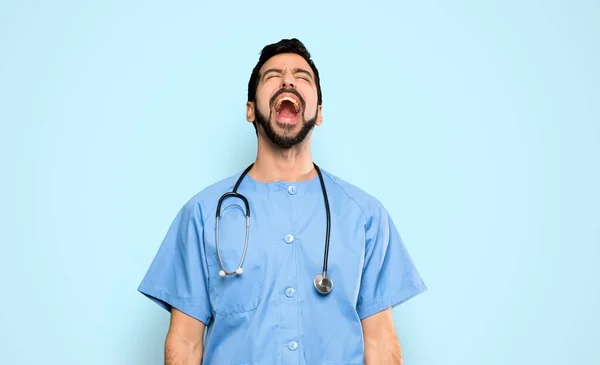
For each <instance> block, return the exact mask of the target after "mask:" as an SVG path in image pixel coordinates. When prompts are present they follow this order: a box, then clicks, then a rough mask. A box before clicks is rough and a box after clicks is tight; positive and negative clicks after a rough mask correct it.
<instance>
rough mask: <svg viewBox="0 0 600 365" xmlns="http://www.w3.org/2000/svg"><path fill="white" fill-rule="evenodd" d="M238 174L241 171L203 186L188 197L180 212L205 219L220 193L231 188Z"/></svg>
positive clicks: (212, 209) (215, 204)
mask: <svg viewBox="0 0 600 365" xmlns="http://www.w3.org/2000/svg"><path fill="white" fill-rule="evenodd" d="M240 175H241V172H239V173H236V174H235V175H232V176H228V177H225V178H223V179H221V180H218V181H217V182H215V183H212V184H210V185H208V186H206V187H204V188H203V189H202V190H200V191H199V192H198V193H196V194H195V195H193V196H192V197H191V198H190V199H188V201H187V202H186V203H185V204H184V205H183V207H182V209H181V210H182V213H183V214H184V215H188V216H197V217H198V218H201V219H202V221H205V220H206V217H207V216H208V215H209V214H211V213H212V212H214V211H215V209H216V206H217V204H218V201H219V198H220V197H221V195H223V194H224V193H226V192H227V191H230V190H231V189H233V186H234V185H235V181H236V179H237V177H238V176H240Z"/></svg>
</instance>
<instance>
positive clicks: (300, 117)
mask: <svg viewBox="0 0 600 365" xmlns="http://www.w3.org/2000/svg"><path fill="white" fill-rule="evenodd" d="M321 108H322V99H321V84H320V79H319V71H318V70H317V67H316V66H315V64H314V62H313V61H312V59H311V56H310V53H309V52H308V51H307V49H306V48H305V47H304V45H303V44H302V42H300V41H299V40H297V39H283V40H281V41H279V42H277V43H273V44H270V45H267V46H266V47H264V48H263V49H262V51H261V53H260V58H259V60H258V63H257V64H256V66H255V67H254V69H253V70H252V74H251V75H250V80H249V81H248V102H247V103H246V119H247V120H248V121H249V122H251V123H253V124H254V127H255V128H256V131H257V134H258V135H261V134H263V135H264V136H266V137H267V138H269V139H270V140H271V141H272V142H273V143H274V144H276V145H277V146H279V147H282V148H290V147H293V146H295V145H297V144H299V143H301V142H302V141H304V140H305V138H306V137H307V136H308V135H309V134H310V133H311V131H312V130H313V128H314V127H315V126H316V125H321V123H322V116H321Z"/></svg>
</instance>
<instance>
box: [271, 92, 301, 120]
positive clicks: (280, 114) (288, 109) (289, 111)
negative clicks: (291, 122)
mask: <svg viewBox="0 0 600 365" xmlns="http://www.w3.org/2000/svg"><path fill="white" fill-rule="evenodd" d="M275 112H276V113H277V119H295V118H296V117H297V116H298V113H299V112H300V103H299V102H298V100H296V99H295V98H293V97H291V96H287V95H286V96H283V97H281V98H279V100H277V103H275Z"/></svg>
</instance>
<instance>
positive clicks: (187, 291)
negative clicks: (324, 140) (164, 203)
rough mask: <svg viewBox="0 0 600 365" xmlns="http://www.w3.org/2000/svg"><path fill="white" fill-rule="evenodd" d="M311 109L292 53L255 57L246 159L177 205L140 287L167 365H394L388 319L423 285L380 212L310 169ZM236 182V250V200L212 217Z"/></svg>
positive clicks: (395, 349) (314, 117)
mask: <svg viewBox="0 0 600 365" xmlns="http://www.w3.org/2000/svg"><path fill="white" fill-rule="evenodd" d="M321 107H322V95H321V87H320V77H319V72H318V70H317V67H316V66H315V64H314V62H313V61H312V59H311V56H310V54H309V52H308V51H307V49H306V48H305V46H304V45H303V44H302V43H301V42H300V41H299V40H297V39H284V40H281V41H279V42H277V43H274V44H270V45H267V46H266V47H264V48H263V50H262V52H261V54H260V57H259V60H258V63H257V64H256V66H255V68H254V69H253V70H252V73H251V75H250V80H249V82H248V102H247V104H246V119H247V120H248V122H250V123H251V124H252V125H253V126H254V127H255V131H256V135H257V138H258V150H257V154H256V159H255V160H254V161H253V164H251V165H250V166H249V170H247V171H246V174H243V172H242V171H240V172H239V173H237V174H235V175H234V176H230V177H227V178H223V179H222V180H221V181H218V182H216V183H214V184H213V185H211V186H207V187H204V188H203V189H201V191H199V193H197V194H196V195H195V196H193V197H191V199H190V200H189V201H187V203H185V204H183V207H182V208H181V210H180V211H179V212H178V214H177V215H176V217H175V219H174V221H173V222H172V224H171V226H170V228H169V230H168V232H167V233H166V237H165V238H164V241H163V242H162V245H161V246H160V248H159V249H158V252H157V254H156V256H155V258H154V260H153V261H152V263H151V264H150V267H149V269H148V271H147V273H146V275H145V276H144V278H143V280H142V282H141V284H140V286H139V291H140V292H141V293H143V294H144V295H145V296H147V297H148V298H150V299H151V300H152V301H154V302H156V303H157V304H158V305H160V306H161V307H163V308H165V309H166V310H168V311H169V312H170V325H169V329H168V333H167V336H166V340H165V349H164V354H165V364H166V365H192V364H194V365H196V364H199V363H202V364H216V365H226V364H227V365H229V364H237V365H242V364H244V365H249V364H253V365H276V364H286V365H293V364H302V365H325V364H328V365H334V364H335V365H358V364H366V365H383V364H385V365H391V364H402V351H401V347H400V341H399V339H398V336H397V334H396V332H395V329H394V324H393V321H392V314H391V308H393V307H394V306H396V305H398V304H400V303H403V302H405V301H406V300H408V299H410V298H412V297H414V296H415V295H417V294H419V293H422V292H423V291H425V290H426V286H425V284H424V283H423V280H422V279H421V276H420V275H419V273H418V271H417V269H416V267H415V264H414V262H413V261H412V260H411V257H410V256H409V253H408V251H407V248H406V246H405V245H404V243H403V241H402V239H401V238H400V235H399V233H398V231H397V229H396V227H395V225H394V222H393V221H392V218H391V217H390V215H389V213H388V212H387V211H386V208H384V206H383V205H382V204H381V203H380V202H379V201H378V200H377V199H376V198H374V197H373V196H371V195H369V194H368V193H366V192H364V191H362V190H361V189H359V188H357V187H355V186H353V185H352V184H350V183H348V182H346V181H344V180H342V179H341V178H339V177H337V176H335V175H334V174H333V173H331V172H329V171H328V169H325V168H321V167H320V166H319V165H318V164H315V163H314V162H313V160H312V157H311V142H310V141H311V135H312V133H313V131H314V130H315V128H316V127H317V126H321V124H322V122H323V118H322V115H321ZM200 163H201V162H200ZM319 171H320V173H321V176H319ZM240 177H242V179H241V180H240V183H239V185H238V187H237V190H236V191H237V193H239V194H241V195H243V196H244V197H245V198H246V199H247V201H248V203H249V208H250V212H249V213H250V218H249V220H248V222H249V223H250V227H249V230H248V236H247V238H248V240H247V241H246V222H247V219H246V206H245V203H244V201H243V200H242V199H241V198H238V197H228V198H226V199H224V200H223V201H222V205H220V206H219V200H220V198H221V197H222V196H223V194H225V193H228V192H232V191H233V190H234V188H235V185H236V182H237V181H238V179H239V178H240ZM321 178H322V182H321ZM323 187H324V188H325V189H323ZM323 190H325V192H326V198H325V195H324V194H323V193H324V191H323ZM326 201H327V202H328V204H329V207H328V208H329V215H330V218H331V220H330V226H329V229H328V227H327V205H326V203H325V202H326ZM218 208H219V209H218ZM217 211H219V216H220V218H219V222H218V226H219V227H218V228H219V230H218V236H217V234H216V228H217V218H216V217H217ZM328 230H329V237H330V239H329V250H328V258H327V271H326V273H325V275H324V276H323V275H322V274H323V265H324V257H325V242H326V235H327V231H328ZM246 242H247V245H246ZM217 244H218V250H217ZM242 257H244V262H243V265H241V268H240V261H241V258H242ZM236 271H237V272H236ZM225 273H226V275H224V274H225ZM319 274H321V281H319V283H316V281H315V277H316V276H317V275H319ZM323 278H327V279H328V280H329V281H323V280H322V279H323ZM317 284H322V286H323V285H324V286H326V287H327V288H326V289H327V290H329V289H331V290H330V291H329V292H327V293H322V292H320V291H319V290H317V287H318V286H317ZM331 284H332V285H331ZM322 286H321V288H322Z"/></svg>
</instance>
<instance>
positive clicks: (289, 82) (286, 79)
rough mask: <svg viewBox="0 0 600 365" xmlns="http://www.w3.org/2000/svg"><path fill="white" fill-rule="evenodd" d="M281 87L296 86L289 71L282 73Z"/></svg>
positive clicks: (292, 87) (291, 87)
mask: <svg viewBox="0 0 600 365" xmlns="http://www.w3.org/2000/svg"><path fill="white" fill-rule="evenodd" d="M281 87H282V88H284V89H287V88H290V89H294V88H295V87H296V79H295V78H294V75H292V73H291V72H286V73H284V74H283V77H282V78H281Z"/></svg>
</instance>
